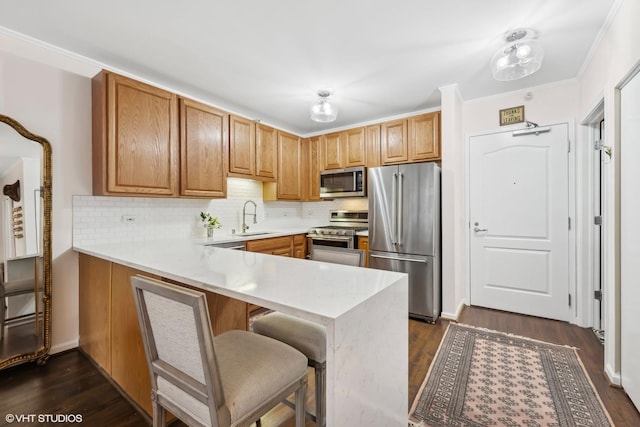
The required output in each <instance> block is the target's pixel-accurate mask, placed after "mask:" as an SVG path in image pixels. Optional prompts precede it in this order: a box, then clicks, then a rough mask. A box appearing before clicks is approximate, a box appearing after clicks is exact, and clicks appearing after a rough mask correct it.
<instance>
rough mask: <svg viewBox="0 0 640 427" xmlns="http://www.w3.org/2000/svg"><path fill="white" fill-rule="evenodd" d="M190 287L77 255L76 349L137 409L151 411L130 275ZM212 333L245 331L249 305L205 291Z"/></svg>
mask: <svg viewBox="0 0 640 427" xmlns="http://www.w3.org/2000/svg"><path fill="white" fill-rule="evenodd" d="M137 274H141V275H144V276H147V277H152V278H155V279H161V280H164V281H167V282H171V283H174V284H178V285H180V286H185V287H190V286H187V285H184V284H181V283H178V282H174V281H171V280H168V279H165V278H161V277H158V276H155V275H153V274H149V273H145V272H142V271H139V270H136V269H133V268H130V267H126V266H123V265H121V264H117V263H112V262H109V261H106V260H103V259H101V258H96V257H92V256H89V255H85V254H80V257H79V278H80V290H79V295H80V300H79V302H80V348H81V349H82V351H83V352H84V353H85V354H86V355H87V356H89V357H90V358H91V359H93V361H94V362H95V363H96V364H97V365H98V366H99V367H100V368H102V371H103V373H104V374H105V375H107V376H109V377H110V378H111V379H112V380H113V381H114V382H115V383H116V384H117V385H118V387H119V388H120V389H121V390H122V392H124V393H126V394H127V396H128V397H129V398H130V399H131V400H132V401H133V402H134V403H135V404H136V405H138V407H139V408H141V409H142V410H144V411H145V412H146V413H147V414H148V415H151V378H150V376H149V367H148V364H147V358H146V355H145V352H144V344H143V342H142V334H141V333H140V326H139V325H138V315H137V312H136V307H135V302H134V299H133V291H132V290H131V276H134V275H137ZM205 294H206V296H207V306H208V308H209V315H210V317H211V322H212V328H213V333H214V335H218V334H221V333H222V332H225V331H228V330H231V329H243V330H246V329H247V325H248V316H249V304H247V303H246V302H244V301H239V300H235V299H233V298H229V297H226V296H223V295H219V294H215V293H212V292H205Z"/></svg>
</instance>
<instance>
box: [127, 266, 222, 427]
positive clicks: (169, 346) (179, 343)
mask: <svg viewBox="0 0 640 427" xmlns="http://www.w3.org/2000/svg"><path fill="white" fill-rule="evenodd" d="M131 286H132V289H133V294H134V299H135V303H136V309H137V313H138V321H139V323H140V331H141V333H142V338H143V341H144V347H145V352H146V354H147V361H148V364H149V371H150V373H151V386H152V396H153V398H154V399H155V400H156V402H157V403H158V404H160V405H161V406H162V407H164V408H166V409H167V410H168V411H169V412H171V413H173V414H174V415H175V416H177V417H178V418H180V419H182V420H184V421H187V423H188V424H191V425H208V426H214V427H224V426H228V425H229V424H230V421H229V419H230V415H229V410H228V409H227V407H226V406H225V402H224V394H223V392H222V384H221V381H220V375H219V372H218V367H217V361H216V356H215V348H214V343H213V334H212V332H211V323H210V319H209V312H208V310H207V304H206V297H205V295H204V294H203V293H202V292H198V291H194V290H191V289H186V288H183V287H180V286H176V285H172V284H168V283H164V282H161V281H159V280H155V279H150V278H146V277H142V276H135V277H132V278H131Z"/></svg>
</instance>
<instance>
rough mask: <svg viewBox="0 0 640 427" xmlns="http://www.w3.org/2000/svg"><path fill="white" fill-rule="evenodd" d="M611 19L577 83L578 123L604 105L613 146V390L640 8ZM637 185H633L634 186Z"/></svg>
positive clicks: (609, 257) (608, 225) (631, 5)
mask: <svg viewBox="0 0 640 427" xmlns="http://www.w3.org/2000/svg"><path fill="white" fill-rule="evenodd" d="M616 6H617V8H616V9H614V10H613V14H612V16H610V20H609V26H608V28H606V31H604V32H603V34H602V36H601V38H600V40H599V42H598V44H597V45H596V46H595V48H594V49H593V50H592V52H591V57H590V59H589V60H588V61H587V62H586V63H585V65H584V66H583V69H582V72H581V74H580V76H579V78H578V80H579V83H580V92H579V111H580V114H579V118H580V119H582V118H585V117H587V116H588V115H589V114H590V113H591V111H592V110H593V109H594V107H595V106H596V105H597V104H598V103H599V102H600V101H601V100H602V99H604V107H605V108H604V118H605V123H606V130H605V138H604V139H605V143H606V144H607V145H610V146H613V148H614V149H613V158H612V161H611V162H610V163H609V164H608V165H607V168H606V169H605V173H606V176H605V180H606V182H605V187H606V188H605V192H606V194H608V196H609V197H608V198H607V200H605V214H604V217H603V221H604V224H603V227H604V230H605V234H606V240H605V241H604V242H603V250H604V256H605V261H604V286H605V295H604V301H605V311H606V318H605V329H606V341H605V372H606V374H607V375H608V377H609V380H610V381H611V382H613V383H614V384H620V317H619V313H620V266H619V262H620V261H619V252H618V249H619V242H620V229H619V214H620V212H619V206H620V205H619V203H620V197H619V189H620V182H619V176H620V175H619V170H620V169H619V165H620V159H619V158H618V157H617V156H616V154H617V153H618V152H619V139H620V133H619V128H618V126H617V123H618V120H619V111H618V106H617V89H618V88H619V86H620V84H621V83H622V82H623V81H624V80H625V78H626V77H627V76H628V75H629V74H630V73H631V71H632V70H633V69H634V68H635V67H636V66H637V65H638V64H640V43H638V40H640V26H638V17H640V2H638V1H637V0H619V1H618V2H617V3H616ZM635 184H636V183H634V185H635Z"/></svg>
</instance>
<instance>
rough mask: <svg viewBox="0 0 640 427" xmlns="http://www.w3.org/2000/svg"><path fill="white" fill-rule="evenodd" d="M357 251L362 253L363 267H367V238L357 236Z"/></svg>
mask: <svg viewBox="0 0 640 427" xmlns="http://www.w3.org/2000/svg"><path fill="white" fill-rule="evenodd" d="M358 249H361V250H363V251H364V266H365V267H369V237H368V236H358Z"/></svg>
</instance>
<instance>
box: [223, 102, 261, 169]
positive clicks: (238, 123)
mask: <svg viewBox="0 0 640 427" xmlns="http://www.w3.org/2000/svg"><path fill="white" fill-rule="evenodd" d="M229 129H230V131H229V172H230V173H232V174H234V173H235V174H241V175H248V176H253V175H255V166H256V125H255V123H254V122H253V121H251V120H249V119H245V118H244V117H239V116H234V115H231V117H230V119H229Z"/></svg>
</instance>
